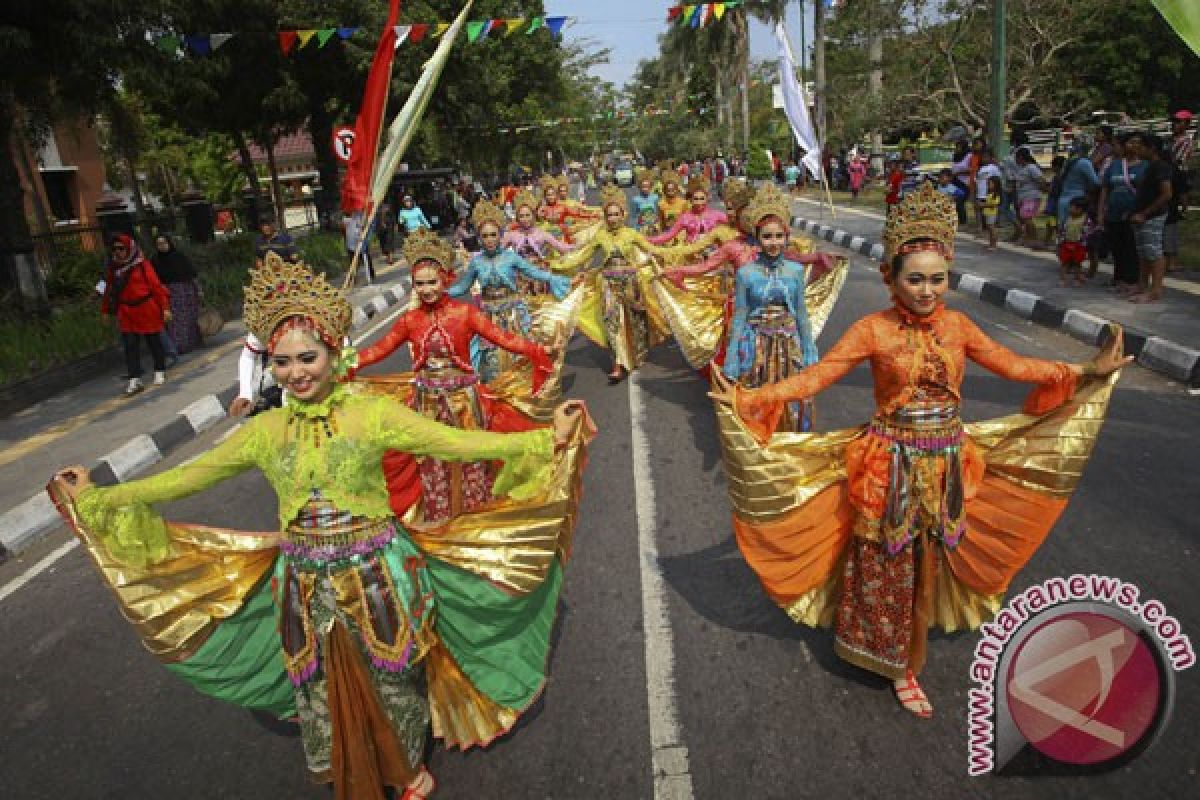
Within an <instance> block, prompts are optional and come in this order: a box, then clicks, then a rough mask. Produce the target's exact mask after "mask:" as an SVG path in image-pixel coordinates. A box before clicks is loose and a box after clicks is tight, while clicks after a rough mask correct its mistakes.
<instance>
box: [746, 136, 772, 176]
mask: <svg viewBox="0 0 1200 800" xmlns="http://www.w3.org/2000/svg"><path fill="white" fill-rule="evenodd" d="M746 175H747V177H749V178H751V179H753V180H766V179H768V178H771V177H772V176H773V175H774V173H773V172H772V171H771V158H770V156H768V155H767V148H766V147H765V146H763V143H762V142H751V143H750V156H749V158H748V159H747V160H746Z"/></svg>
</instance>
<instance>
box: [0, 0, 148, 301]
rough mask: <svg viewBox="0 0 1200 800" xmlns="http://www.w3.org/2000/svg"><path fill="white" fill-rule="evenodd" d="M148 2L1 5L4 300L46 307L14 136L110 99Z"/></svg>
mask: <svg viewBox="0 0 1200 800" xmlns="http://www.w3.org/2000/svg"><path fill="white" fill-rule="evenodd" d="M153 13H154V8H153V3H147V2H134V0H110V2H106V3H102V4H101V3H93V2H88V0H62V2H58V3H6V4H5V5H4V10H3V12H2V16H0V147H2V152H0V273H2V274H0V281H2V288H3V290H4V293H5V297H4V302H5V304H6V305H9V304H11V303H12V300H11V298H19V303H20V305H21V306H22V307H23V308H25V309H27V310H33V309H41V308H44V307H45V305H46V291H45V286H44V282H43V280H42V276H41V273H40V272H39V270H38V269H37V265H36V263H35V260H34V258H33V240H32V238H31V236H30V230H29V223H28V221H27V220H26V219H25V210H24V202H23V196H22V191H21V183H20V180H19V172H18V166H17V164H16V161H15V160H14V158H13V153H14V150H15V148H14V146H13V139H14V136H16V135H18V134H20V135H21V136H22V137H23V138H26V139H27V140H30V141H33V142H35V143H36V142H40V141H42V140H44V138H45V136H46V135H47V134H48V132H49V130H50V127H51V125H52V124H53V123H54V122H55V121H58V120H70V121H72V122H84V123H86V122H87V121H88V120H90V119H91V117H92V115H93V114H95V113H96V112H97V111H99V110H100V109H101V108H102V107H103V106H104V105H105V103H106V102H107V101H108V100H109V99H110V98H111V97H112V95H113V92H114V84H115V81H114V76H115V75H116V74H118V73H119V71H120V70H121V69H122V68H123V67H124V66H126V65H127V64H128V63H129V60H130V58H131V56H132V54H133V52H134V51H135V50H136V49H137V44H136V42H133V41H131V34H130V33H129V32H130V31H137V30H144V29H145V27H146V24H147V21H148V19H149V18H150V17H152V16H153Z"/></svg>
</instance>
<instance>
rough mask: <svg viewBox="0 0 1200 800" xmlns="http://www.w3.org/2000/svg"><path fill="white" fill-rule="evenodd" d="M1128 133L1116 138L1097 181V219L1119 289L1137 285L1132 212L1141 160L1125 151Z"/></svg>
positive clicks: (1114, 285) (1135, 246) (1141, 164)
mask: <svg viewBox="0 0 1200 800" xmlns="http://www.w3.org/2000/svg"><path fill="white" fill-rule="evenodd" d="M1131 138H1133V137H1132V136H1130V135H1123V136H1119V137H1117V138H1115V139H1114V140H1113V142H1112V145H1113V155H1112V159H1111V160H1110V161H1109V164H1108V169H1106V170H1105V171H1104V175H1103V176H1102V177H1101V183H1100V199H1099V201H1098V202H1097V204H1096V223H1097V224H1098V225H1099V227H1100V228H1101V230H1103V232H1104V240H1105V242H1106V243H1107V244H1108V249H1109V252H1111V253H1112V259H1113V283H1112V285H1113V287H1115V288H1116V289H1117V290H1118V291H1127V290H1132V289H1133V288H1134V287H1136V286H1137V280H1138V255H1137V241H1136V240H1135V239H1134V236H1133V224H1132V223H1130V221H1129V215H1130V214H1132V213H1133V209H1134V205H1135V202H1136V196H1137V181H1138V178H1139V177H1141V174H1142V169H1143V168H1144V166H1145V165H1144V164H1143V163H1142V162H1141V161H1140V160H1139V159H1138V158H1137V156H1136V154H1133V153H1132V152H1127V145H1128V143H1129V140H1130V139H1131Z"/></svg>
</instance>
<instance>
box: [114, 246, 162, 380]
mask: <svg viewBox="0 0 1200 800" xmlns="http://www.w3.org/2000/svg"><path fill="white" fill-rule="evenodd" d="M109 253H110V258H109V261H108V269H107V272H106V274H105V278H104V299H103V300H102V301H101V303H100V313H101V314H104V315H105V316H106V317H107V316H113V315H115V316H116V318H117V327H118V328H119V329H120V331H121V342H122V344H124V346H125V369H126V371H127V373H128V375H129V384H128V385H127V386H126V387H125V394H126V396H129V395H135V394H137V393H138V392H140V391H142V389H144V388H146V387H145V386H144V385H143V384H142V377H141V376H142V354H141V342H142V340H143V339H145V340H146V346H147V347H149V348H150V356H151V358H153V359H154V385H155V386H161V385H162V384H163V383H166V380H167V360H166V354H165V353H164V352H163V345H162V339H161V338H160V334H162V330H163V325H164V324H165V322H166V320H169V319H170V318H171V293H170V292H169V291H167V287H165V286H163V284H162V281H160V280H159V279H158V274H157V273H156V272H155V271H154V266H153V265H152V264H151V263H150V262H149V261H148V260H146V258H145V257H144V256H143V255H142V251H141V250H139V249H138V246H137V244H136V243H135V242H134V241H133V239H132V238H131V237H129V236H128V235H126V234H124V233H119V234H117V235H116V236H115V237H114V238H113V240H112V244H111V245H109Z"/></svg>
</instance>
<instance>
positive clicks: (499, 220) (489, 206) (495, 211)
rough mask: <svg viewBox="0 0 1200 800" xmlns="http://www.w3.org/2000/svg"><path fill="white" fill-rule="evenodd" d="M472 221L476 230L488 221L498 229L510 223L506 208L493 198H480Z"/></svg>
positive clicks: (472, 215) (502, 228)
mask: <svg viewBox="0 0 1200 800" xmlns="http://www.w3.org/2000/svg"><path fill="white" fill-rule="evenodd" d="M471 222H473V223H475V230H479V229H480V228H482V227H483V226H484V225H486V224H488V223H491V224H492V225H495V226H496V228H497V229H498V230H504V226H505V224H507V223H508V217H506V216H504V209H502V208H500V206H498V205H496V204H495V203H493V202H492V201H491V200H480V201H479V202H478V203H476V204H475V210H474V211H472V212H471ZM409 263H412V262H409Z"/></svg>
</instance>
